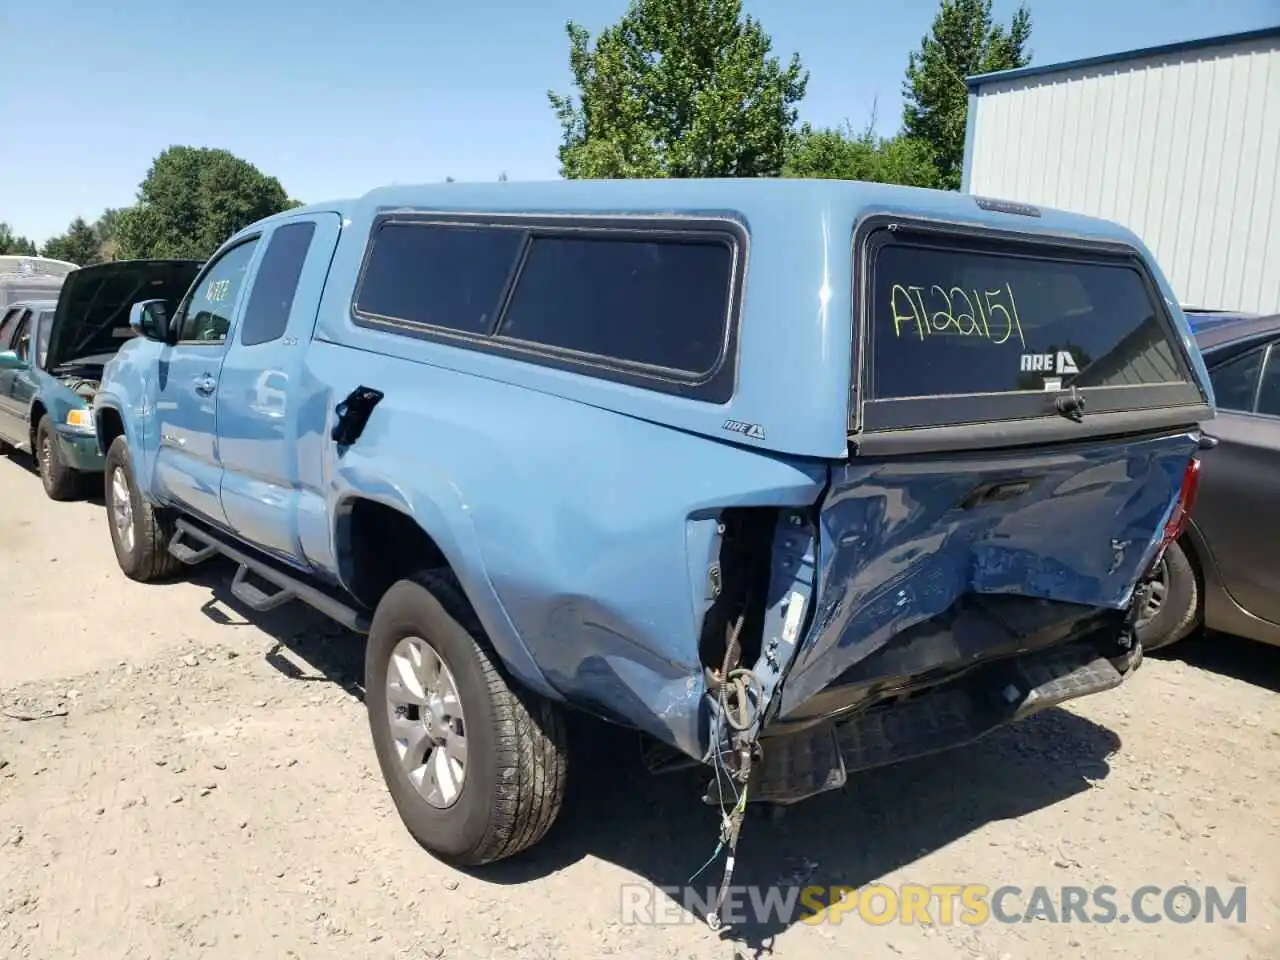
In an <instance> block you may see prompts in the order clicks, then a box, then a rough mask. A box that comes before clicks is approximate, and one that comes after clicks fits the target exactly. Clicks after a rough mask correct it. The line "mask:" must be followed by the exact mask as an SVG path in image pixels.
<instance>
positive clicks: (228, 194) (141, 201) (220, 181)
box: [117, 146, 290, 259]
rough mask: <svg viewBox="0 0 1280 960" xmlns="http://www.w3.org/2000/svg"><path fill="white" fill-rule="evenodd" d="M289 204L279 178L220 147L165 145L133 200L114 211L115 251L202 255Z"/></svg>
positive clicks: (140, 255) (136, 254)
mask: <svg viewBox="0 0 1280 960" xmlns="http://www.w3.org/2000/svg"><path fill="white" fill-rule="evenodd" d="M289 205H290V200H289V196H288V194H286V193H285V191H284V188H283V187H282V186H280V181H279V180H277V179H276V178H275V177H268V176H266V175H264V174H263V173H262V172H261V171H260V170H258V168H257V167H255V166H254V165H253V164H251V163H248V162H247V161H245V160H241V159H240V158H239V157H236V156H234V155H232V154H230V153H228V152H227V151H226V150H215V149H210V148H208V147H180V146H179V147H170V148H169V149H167V150H165V151H164V152H163V153H161V154H160V155H159V156H158V157H156V159H155V160H154V161H153V162H152V164H151V169H150V170H149V171H148V172H147V176H146V178H145V179H144V180H143V181H142V184H141V185H140V186H139V188H138V202H137V204H136V205H135V206H133V207H130V208H129V209H128V210H125V211H123V212H122V213H120V215H119V218H118V223H117V239H118V241H119V255H120V256H121V257H122V258H125V259H134V258H145V257H194V258H198V259H204V258H206V257H208V256H209V255H210V254H212V253H213V252H214V251H215V250H216V249H217V248H218V246H219V245H220V244H222V242H223V241H225V240H226V239H227V238H228V237H230V236H231V235H232V234H233V233H235V232H236V231H237V230H240V229H242V228H244V227H247V226H248V225H249V224H251V223H253V222H254V221H256V220H260V219H262V218H263V217H268V216H270V215H272V214H274V213H279V212H280V211H282V210H286V209H288V208H289Z"/></svg>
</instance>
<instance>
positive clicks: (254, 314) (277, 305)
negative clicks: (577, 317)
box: [240, 220, 316, 347]
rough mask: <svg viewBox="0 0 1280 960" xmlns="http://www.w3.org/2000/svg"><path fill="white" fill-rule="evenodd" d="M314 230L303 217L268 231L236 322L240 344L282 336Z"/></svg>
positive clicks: (313, 226)
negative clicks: (260, 261)
mask: <svg viewBox="0 0 1280 960" xmlns="http://www.w3.org/2000/svg"><path fill="white" fill-rule="evenodd" d="M315 232H316V225H315V223H314V222H312V221H310V220H307V221H303V222H301V223H287V224H285V225H284V226H283V227H280V228H278V229H277V230H276V232H275V233H273V234H272V235H271V239H270V241H268V243H267V249H266V252H265V253H264V254H263V255H262V264H261V266H259V267H258V275H257V277H256V278H255V279H254V281H253V289H252V290H251V291H250V292H249V302H248V303H247V304H246V305H245V308H244V320H243V321H242V322H241V324H240V343H241V345H242V346H246V347H251V346H254V345H255V344H259V343H270V342H271V341H272V340H279V339H280V338H281V337H282V336H284V330H285V327H286V326H287V325H288V323H289V311H290V310H292V309H293V295H294V294H295V293H296V292H297V290H298V278H299V277H300V276H302V265H303V264H304V263H305V262H306V259H307V251H308V250H309V249H310V248H311V238H312V236H314V235H315Z"/></svg>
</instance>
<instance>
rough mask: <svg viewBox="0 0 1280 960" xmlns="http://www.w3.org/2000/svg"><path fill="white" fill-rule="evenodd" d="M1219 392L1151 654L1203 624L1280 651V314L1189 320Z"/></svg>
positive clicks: (1159, 596)
mask: <svg viewBox="0 0 1280 960" xmlns="http://www.w3.org/2000/svg"><path fill="white" fill-rule="evenodd" d="M1192 327H1193V329H1194V330H1195V335H1196V341H1197V343H1199V345H1200V350H1201V352H1202V353H1203V355H1204V361H1205V365H1206V366H1207V367H1208V369H1209V378H1210V380H1212V382H1213V390H1214V393H1215V394H1216V399H1217V407H1218V413H1217V418H1216V419H1215V420H1214V421H1213V422H1212V423H1210V424H1207V425H1206V428H1207V432H1208V433H1210V434H1212V435H1213V436H1214V437H1216V438H1217V440H1218V445H1217V446H1216V447H1215V448H1213V449H1212V450H1206V451H1205V452H1204V453H1203V454H1202V456H1201V469H1200V474H1201V476H1200V489H1199V495H1198V497H1197V499H1196V502H1195V506H1194V508H1193V509H1192V512H1191V523H1190V524H1189V525H1188V527H1187V531H1186V533H1185V534H1184V535H1183V537H1182V538H1181V539H1180V540H1179V541H1178V542H1177V543H1176V544H1174V545H1173V546H1171V547H1170V549H1169V551H1168V552H1167V554H1166V556H1165V559H1164V562H1163V564H1162V566H1161V570H1160V575H1159V579H1158V580H1157V583H1156V586H1155V589H1154V591H1153V596H1152V601H1151V603H1150V605H1149V606H1148V609H1147V611H1146V613H1145V614H1144V617H1143V619H1142V621H1140V623H1139V625H1138V632H1139V635H1140V636H1141V638H1142V645H1143V647H1144V648H1145V649H1147V650H1152V649H1155V648H1157V647H1162V646H1166V645H1168V644H1170V643H1173V642H1174V641H1176V640H1181V639H1182V638H1183V637H1185V636H1187V635H1188V634H1189V633H1191V632H1192V631H1193V630H1195V629H1196V627H1198V626H1200V625H1202V624H1203V625H1204V626H1207V627H1209V628H1210V629H1212V630H1221V631H1223V632H1224V633H1234V634H1238V635H1240V636H1242V637H1248V638H1250V639H1253V640H1260V641H1263V642H1265V643H1273V644H1280V509H1277V501H1280V314H1278V315H1273V316H1266V317H1254V318H1246V319H1239V320H1234V321H1232V320H1225V321H1223V322H1214V323H1211V324H1202V325H1197V324H1195V323H1194V321H1193V323H1192Z"/></svg>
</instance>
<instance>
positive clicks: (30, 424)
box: [0, 260, 200, 500]
mask: <svg viewBox="0 0 1280 960" xmlns="http://www.w3.org/2000/svg"><path fill="white" fill-rule="evenodd" d="M199 268H200V261H198V260H119V261H115V262H112V263H102V264H98V265H96V266H91V267H84V268H81V269H79V270H74V271H72V272H70V273H68V274H67V276H66V278H65V280H64V281H63V282H62V285H61V287H60V290H59V296H58V298H57V299H56V300H31V301H26V302H19V303H15V304H13V305H11V306H10V307H9V308H8V309H6V310H4V311H3V313H0V446H3V445H4V444H9V445H11V446H14V447H17V448H18V449H20V450H26V451H29V452H31V453H32V454H34V456H35V459H36V465H37V467H38V468H39V471H40V479H41V481H42V482H43V484H44V489H45V493H47V494H48V495H49V496H50V497H51V498H52V499H54V500H68V499H71V498H73V497H76V496H78V495H80V494H81V493H82V492H83V491H84V489H85V483H84V480H85V478H86V477H87V476H92V475H100V474H101V472H102V464H103V456H102V452H101V451H100V450H99V449H98V438H97V434H96V431H95V430H94V423H93V409H92V406H91V403H92V401H93V395H94V393H95V392H96V391H97V389H98V381H99V379H100V378H101V377H102V368H103V366H104V365H105V364H106V363H107V361H109V360H110V359H111V358H112V357H113V356H114V355H115V353H116V351H117V350H118V349H119V348H120V345H121V344H122V343H124V341H125V340H126V339H128V338H129V337H132V336H133V331H132V329H131V328H130V327H129V308H130V307H131V306H132V304H133V303H134V301H135V300H137V299H138V297H139V296H143V297H147V298H151V297H153V296H154V297H156V298H158V299H160V300H164V301H166V302H169V303H171V304H173V305H174V306H176V305H177V302H178V300H180V299H181V297H182V295H183V294H184V293H185V292H186V290H187V287H188V286H189V285H190V284H191V281H192V280H193V279H194V278H195V275H196V272H197V271H198V270H199Z"/></svg>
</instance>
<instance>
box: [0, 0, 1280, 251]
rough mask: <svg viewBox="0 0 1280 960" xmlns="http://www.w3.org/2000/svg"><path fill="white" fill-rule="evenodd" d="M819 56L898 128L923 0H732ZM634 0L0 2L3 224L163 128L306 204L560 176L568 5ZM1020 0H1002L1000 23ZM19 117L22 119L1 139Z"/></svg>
mask: <svg viewBox="0 0 1280 960" xmlns="http://www.w3.org/2000/svg"><path fill="white" fill-rule="evenodd" d="M745 3H746V7H747V9H748V11H749V12H750V13H752V14H754V15H755V16H757V17H759V18H760V19H761V20H762V21H763V23H764V26H765V29H766V30H768V31H769V33H770V34H771V35H772V36H773V40H774V47H775V51H776V52H778V53H779V54H781V55H782V56H783V57H788V56H789V55H790V54H791V53H792V52H793V51H796V52H798V53H800V55H801V57H802V58H803V61H804V64H805V66H806V67H807V68H808V69H809V71H810V81H809V91H808V96H807V97H806V98H805V100H804V102H803V104H802V105H801V116H802V118H804V119H807V120H810V121H812V122H814V123H816V124H821V125H831V124H837V123H839V122H841V121H842V120H845V119H848V120H850V121H851V122H852V123H853V124H854V125H855V126H862V125H864V124H865V123H866V122H867V121H868V119H869V118H870V117H871V112H872V108H873V105H874V106H876V108H877V117H878V127H879V128H880V129H881V131H882V132H885V133H889V132H892V131H893V130H894V129H895V128H896V127H897V125H898V121H899V119H900V115H901V109H902V104H901V94H900V91H901V83H902V76H903V70H904V69H905V67H906V60H907V52H908V51H909V50H911V49H914V48H915V47H916V46H917V45H918V44H919V42H920V38H921V36H922V35H923V34H924V33H925V32H926V31H927V30H928V28H929V24H930V22H931V21H932V18H933V14H934V12H935V10H936V8H937V4H936V0H745ZM626 5H627V3H626V0H526V2H523V3H521V2H516V0H471V2H469V3H465V4H462V3H442V2H440V0H417V2H410V0H400V2H390V0H357V2H354V3H352V2H346V3H340V2H336V3H330V4H321V3H312V4H307V3H301V2H292V3H287V4H286V3H283V2H281V0H221V2H220V3H218V4H215V5H213V6H206V7H204V8H203V9H200V6H201V5H196V4H191V5H187V4H182V3H175V2H173V0H125V2H117V3H91V2H86V0H41V2H40V3H28V4H19V3H16V2H15V3H7V4H2V5H0V8H2V9H0V36H4V37H5V40H6V43H5V44H4V49H5V61H6V62H5V79H4V82H3V84H2V86H0V117H3V120H4V130H5V134H6V136H5V140H6V141H7V145H6V148H5V149H4V151H3V159H0V220H5V221H8V222H9V223H10V224H11V225H12V226H13V227H14V229H15V232H17V233H19V234H25V235H27V236H30V237H31V238H32V239H33V240H35V241H36V242H37V243H41V242H43V241H44V240H45V239H46V238H48V237H49V236H51V235H53V234H57V233H61V232H62V231H63V230H64V229H65V228H66V226H67V224H68V223H69V222H70V221H71V219H72V218H73V217H75V216H77V215H79V216H83V217H85V218H86V219H88V220H93V219H94V218H96V217H97V216H98V214H99V213H101V211H102V210H103V208H104V207H108V206H123V205H126V204H129V203H131V202H132V201H133V199H134V195H135V192H136V190H137V185H138V182H139V181H140V180H141V179H142V177H143V176H144V175H145V174H146V171H147V167H148V165H149V164H150V162H151V160H152V158H153V157H154V156H155V155H156V154H157V153H159V152H160V151H161V150H163V149H164V148H165V147H167V146H169V145H171V144H178V143H181V144H190V145H193V146H214V147H222V148H225V149H227V150H230V151H231V152H233V153H235V154H237V155H239V156H241V157H244V158H245V159H247V160H249V161H251V162H252V163H254V164H256V165H257V166H258V167H259V168H260V169H261V170H263V171H264V172H266V173H269V174H272V175H274V176H276V177H279V179H280V181H281V182H282V183H283V184H284V187H285V189H286V190H287V191H289V193H290V194H291V195H292V196H294V197H297V198H299V199H301V200H305V201H315V200H323V199H330V198H334V197H339V196H348V195H353V194H359V193H363V192H364V191H365V190H367V189H369V188H371V187H373V186H378V185H381V184H385V183H414V182H424V181H432V180H442V179H444V178H445V177H446V176H453V177H454V178H456V179H458V180H489V179H496V178H497V176H498V175H499V174H500V173H501V172H503V171H506V173H507V175H508V176H509V177H510V178H511V179H513V180H529V179H550V178H554V177H555V176H557V171H558V166H557V162H556V146H557V143H558V140H559V128H558V126H557V124H556V121H555V118H554V116H553V115H552V113H551V110H550V108H549V107H548V105H547V96H546V93H547V90H548V88H554V89H556V90H557V91H560V92H567V91H569V90H570V83H569V71H568V65H567V43H566V40H565V36H564V23H565V21H566V20H569V19H574V20H577V21H578V22H580V23H582V24H583V25H584V26H586V27H587V28H588V29H590V30H591V31H592V32H593V33H594V32H595V31H596V30H598V29H599V28H600V27H602V26H604V25H607V24H608V23H610V22H612V21H614V20H616V19H617V18H618V16H620V15H621V13H622V11H623V10H624V9H625V8H626ZM1015 5H1016V0H996V11H997V13H998V14H999V15H1000V16H1001V17H1002V18H1005V19H1007V18H1008V17H1009V16H1010V15H1011V14H1012V11H1013V9H1014V7H1015ZM1030 6H1031V11H1032V19H1033V23H1034V29H1033V32H1032V41H1031V45H1032V49H1033V51H1034V60H1033V62H1034V63H1052V62H1055V61H1061V60H1067V59H1074V58H1077V57H1085V56H1093V55H1096V54H1102V53H1109V52H1114V51H1121V50H1126V49H1131V48H1134V47H1141V46H1148V45H1151V44H1157V43H1167V42H1172V41H1177V40H1184V39H1189V38H1193V37H1200V36H1209V35H1213V34H1219V33H1231V32H1235V31H1238V30H1248V29H1253V28H1256V27H1263V26H1269V25H1272V24H1275V23H1277V22H1280V0H1218V2H1216V3H1215V2H1213V0H1031V3H1030ZM15 135H19V136H20V137H21V139H20V140H18V141H16V142H15V141H14V140H13V139H11V138H13V137H14V136H15Z"/></svg>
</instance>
